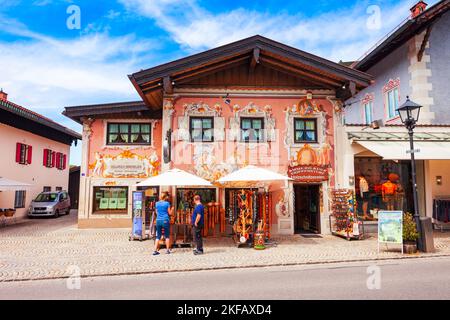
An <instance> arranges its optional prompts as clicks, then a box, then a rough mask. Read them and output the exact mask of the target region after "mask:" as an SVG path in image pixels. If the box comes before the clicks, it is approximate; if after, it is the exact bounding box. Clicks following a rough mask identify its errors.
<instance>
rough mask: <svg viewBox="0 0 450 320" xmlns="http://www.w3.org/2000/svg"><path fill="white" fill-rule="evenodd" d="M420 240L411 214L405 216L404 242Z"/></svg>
mask: <svg viewBox="0 0 450 320" xmlns="http://www.w3.org/2000/svg"><path fill="white" fill-rule="evenodd" d="M418 238H419V233H418V232H417V228H416V222H415V221H414V218H413V215H412V214H411V213H408V212H407V213H404V214H403V241H416V240H417V239H418Z"/></svg>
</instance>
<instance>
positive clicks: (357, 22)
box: [119, 0, 435, 60]
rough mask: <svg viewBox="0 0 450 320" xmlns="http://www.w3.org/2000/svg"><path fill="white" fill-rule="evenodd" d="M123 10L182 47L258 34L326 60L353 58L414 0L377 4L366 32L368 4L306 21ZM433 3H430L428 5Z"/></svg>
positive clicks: (158, 7)
mask: <svg viewBox="0 0 450 320" xmlns="http://www.w3.org/2000/svg"><path fill="white" fill-rule="evenodd" d="M119 1H120V2H121V3H123V4H124V6H125V7H126V8H127V9H128V10H129V11H134V12H136V14H139V15H144V16H146V17H148V18H151V19H154V21H155V23H156V24H157V25H158V26H159V27H161V28H162V29H164V30H166V31H167V32H168V33H169V34H170V36H171V37H172V38H173V40H174V41H176V42H177V43H179V44H180V45H181V46H182V47H183V48H186V49H190V50H192V51H200V50H204V49H207V48H212V47H216V46H219V45H223V44H226V43H230V42H233V41H236V40H240V39H242V38H246V37H249V36H253V35H255V34H261V35H263V36H267V37H269V38H272V39H274V40H277V41H280V42H283V43H287V44H289V45H292V46H295V47H297V48H299V49H302V50H305V51H309V52H311V53H315V54H318V55H322V56H324V57H325V58H329V59H332V60H340V59H343V60H352V59H357V58H359V57H360V56H361V55H362V54H363V53H364V52H365V51H366V50H367V49H369V48H370V47H371V46H372V45H373V44H375V43H376V42H377V40H379V39H380V38H381V37H382V36H384V35H385V34H386V33H388V32H389V31H390V30H392V29H393V28H394V27H395V26H397V25H398V24H399V23H400V22H401V21H402V20H403V19H405V18H407V17H408V15H409V8H410V7H411V6H412V4H413V3H414V2H415V0H402V1H400V2H397V3H396V4H393V5H388V4H386V5H383V6H381V7H380V9H381V14H382V16H381V24H380V29H378V30H369V29H368V28H367V19H368V18H369V15H368V14H367V12H366V10H367V8H368V4H357V5H355V6H354V7H353V8H351V9H350V10H349V9H345V10H344V9H342V10H337V11H336V10H334V11H331V12H325V13H323V14H320V15H318V16H314V17H308V16H306V15H303V14H302V13H295V14H292V13H291V14H288V13H285V12H283V13H276V14H272V13H267V12H257V11H251V10H247V9H243V8H237V9H235V10H231V11H227V12H222V13H217V14H214V13H212V12H209V11H207V10H206V9H204V8H202V7H201V6H200V4H199V3H198V2H197V1H195V0H176V1H169V0H152V1H146V0H119ZM434 2H435V1H434Z"/></svg>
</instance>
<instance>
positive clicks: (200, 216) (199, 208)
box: [191, 195, 205, 255]
mask: <svg viewBox="0 0 450 320" xmlns="http://www.w3.org/2000/svg"><path fill="white" fill-rule="evenodd" d="M194 203H195V208H194V212H193V213H192V221H191V223H192V231H193V236H194V242H195V245H196V249H195V250H194V254H195V255H199V254H203V239H202V231H203V224H204V216H205V207H204V206H203V204H202V201H201V198H200V196H199V195H195V196H194Z"/></svg>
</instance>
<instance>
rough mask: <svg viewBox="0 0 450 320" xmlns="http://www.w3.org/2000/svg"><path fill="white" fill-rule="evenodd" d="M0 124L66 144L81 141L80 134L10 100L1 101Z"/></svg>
mask: <svg viewBox="0 0 450 320" xmlns="http://www.w3.org/2000/svg"><path fill="white" fill-rule="evenodd" d="M0 123H4V124H6V125H8V126H11V127H14V128H17V129H21V130H25V131H28V132H31V133H33V134H37V135H40V136H42V137H45V138H48V139H51V140H54V141H58V142H62V143H64V144H69V145H71V144H72V142H76V141H77V140H81V135H80V134H79V133H77V132H75V131H73V130H71V129H69V128H66V127H64V126H62V125H60V124H59V123H56V122H55V121H53V120H51V119H49V118H47V117H44V116H43V115H41V114H39V113H37V112H34V111H32V110H29V109H27V108H24V107H22V106H20V105H18V104H15V103H13V102H11V101H8V100H2V99H0Z"/></svg>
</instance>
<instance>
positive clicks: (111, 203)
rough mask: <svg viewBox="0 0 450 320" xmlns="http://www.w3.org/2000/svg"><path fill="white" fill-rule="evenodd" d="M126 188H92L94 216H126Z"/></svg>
mask: <svg viewBox="0 0 450 320" xmlns="http://www.w3.org/2000/svg"><path fill="white" fill-rule="evenodd" d="M127 207H128V187H94V208H93V213H94V214H111V213H113V214H127Z"/></svg>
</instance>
